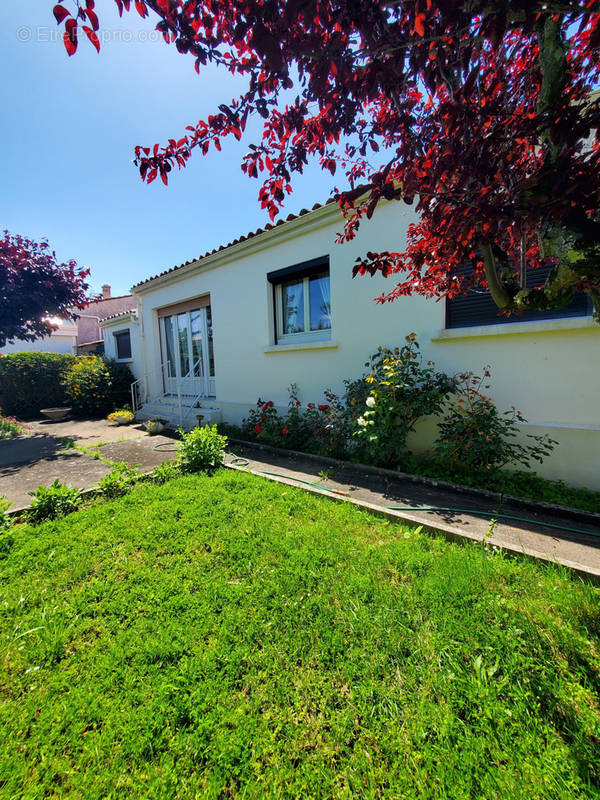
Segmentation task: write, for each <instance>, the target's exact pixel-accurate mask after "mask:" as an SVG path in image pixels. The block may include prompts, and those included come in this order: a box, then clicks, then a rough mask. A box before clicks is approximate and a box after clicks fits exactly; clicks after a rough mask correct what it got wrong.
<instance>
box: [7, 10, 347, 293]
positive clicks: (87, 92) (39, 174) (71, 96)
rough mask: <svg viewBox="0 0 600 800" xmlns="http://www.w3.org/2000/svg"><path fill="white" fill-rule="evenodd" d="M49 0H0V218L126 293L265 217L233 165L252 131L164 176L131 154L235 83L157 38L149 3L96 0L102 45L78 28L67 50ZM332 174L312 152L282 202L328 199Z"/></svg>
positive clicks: (175, 129)
mask: <svg viewBox="0 0 600 800" xmlns="http://www.w3.org/2000/svg"><path fill="white" fill-rule="evenodd" d="M65 5H66V6H67V7H69V6H70V0H65ZM132 5H133V4H132ZM52 6H53V3H52V2H51V0H18V2H10V3H9V2H6V0H3V1H2V3H1V5H0V69H1V74H2V76H3V80H2V81H1V83H0V103H1V108H2V124H1V125H0V152H1V153H2V172H1V174H0V187H1V191H0V229H4V228H7V229H8V230H10V231H11V232H12V233H21V234H23V235H25V236H28V237H30V238H33V239H41V238H44V237H45V238H47V239H48V241H49V242H50V244H51V246H52V247H53V248H54V249H55V250H56V254H57V256H58V258H59V259H61V260H67V259H69V258H74V259H75V260H76V261H77V262H78V263H79V264H85V265H87V266H89V267H91V270H92V285H93V288H94V289H99V288H100V286H101V284H103V283H110V284H111V285H112V287H113V294H125V293H127V292H128V291H129V288H130V287H131V286H132V285H133V284H134V283H136V282H137V281H139V280H141V279H143V278H145V277H148V276H150V275H154V274H156V273H157V272H160V271H161V270H163V269H166V268H168V267H171V266H173V265H174V264H179V263H181V262H182V261H186V260H188V259H189V258H192V257H194V256H197V255H200V254H201V253H204V252H205V251H207V250H209V249H212V248H213V247H216V246H218V245H220V244H223V243H225V242H228V241H230V240H231V239H234V238H236V237H238V236H239V235H240V234H243V233H247V232H248V231H249V230H254V229H256V228H258V227H261V226H263V225H264V224H265V223H266V222H268V217H267V215H266V213H265V212H264V211H262V210H261V208H260V206H259V203H258V200H257V195H258V189H259V186H260V183H259V182H258V181H256V180H251V179H249V178H247V177H246V176H245V175H244V174H243V173H242V171H241V169H240V160H241V156H242V155H243V153H244V152H246V150H247V146H248V144H249V143H250V142H252V141H257V140H258V137H257V136H255V137H254V139H253V138H252V137H247V138H246V139H245V140H243V141H242V143H241V144H238V143H236V142H234V141H232V142H231V143H229V144H227V145H224V147H223V152H221V153H217V152H216V151H213V150H211V152H210V154H209V155H207V156H205V157H202V155H201V154H200V153H199V152H197V153H195V154H194V156H193V157H192V159H191V160H190V162H189V166H188V167H187V168H186V169H184V170H183V171H181V172H179V171H177V170H176V171H174V172H171V173H170V176H169V185H168V186H167V187H165V186H163V184H162V182H161V181H160V180H157V181H155V182H154V183H153V184H152V185H151V186H147V185H145V184H143V183H142V182H141V180H140V178H139V174H138V171H137V169H136V168H135V167H134V165H133V164H132V163H131V160H132V158H133V149H134V147H135V145H137V144H141V145H153V144H154V143H155V142H160V143H161V144H162V143H164V142H165V141H166V139H168V138H169V137H175V138H179V137H180V136H181V135H183V133H184V130H185V126H186V125H187V124H192V123H195V122H197V121H198V120H199V119H201V118H204V117H206V115H207V114H209V113H211V112H212V111H214V110H216V108H217V106H218V105H219V103H222V102H227V101H229V100H230V99H231V98H232V97H234V96H236V95H237V94H238V93H239V90H240V87H241V86H242V84H239V83H238V84H236V83H235V82H234V80H233V79H232V77H231V76H230V75H228V74H227V73H225V72H224V71H221V70H217V69H214V68H213V69H210V68H207V70H206V71H204V72H202V73H201V74H200V76H198V75H196V72H195V70H194V66H193V60H192V59H191V58H189V57H186V56H182V55H179V54H178V53H177V51H176V49H175V47H174V46H173V45H170V46H167V45H165V44H164V43H163V42H162V40H159V39H158V37H157V36H156V34H155V32H154V23H153V22H152V16H151V17H150V18H149V19H146V20H142V19H141V18H140V17H139V15H138V14H137V13H136V12H135V11H132V12H130V13H129V14H124V15H123V18H122V19H119V16H118V13H117V11H116V5H115V3H114V2H113V0H99V2H97V3H96V10H97V11H98V12H99V15H100V24H101V33H100V35H101V36H103V37H104V42H103V46H102V48H101V51H100V55H97V54H96V51H95V50H94V48H93V47H92V46H91V44H89V42H87V40H85V39H81V37H80V43H79V49H78V51H77V53H76V54H75V55H74V56H73V57H72V58H69V57H68V56H67V54H66V51H65V49H64V46H63V44H62V40H61V39H60V36H59V35H58V32H57V26H56V23H55V20H54V17H53V15H52ZM332 186H333V178H332V177H331V175H330V174H329V173H324V172H322V171H321V170H320V168H319V166H318V165H317V164H314V165H313V166H311V168H310V169H309V170H308V171H307V172H306V173H305V175H303V176H301V177H300V179H299V180H298V179H296V180H295V181H294V193H293V194H292V195H291V196H290V197H289V199H288V201H287V204H286V208H285V212H284V216H285V215H287V214H288V213H290V212H297V211H299V210H300V209H301V208H303V207H310V206H312V205H313V204H314V203H315V202H322V201H324V200H326V199H327V198H328V196H329V193H330V191H331V189H332Z"/></svg>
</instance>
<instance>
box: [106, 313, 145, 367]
mask: <svg viewBox="0 0 600 800" xmlns="http://www.w3.org/2000/svg"><path fill="white" fill-rule="evenodd" d="M101 327H102V330H103V331H104V355H105V356H106V358H114V359H116V358H117V349H116V342H115V337H114V334H115V333H120V332H121V331H126V330H128V331H129V336H130V340H131V359H127V360H126V361H121V363H123V364H127V366H128V367H129V369H130V370H131V371H132V372H133V374H134V375H135V377H136V378H141V377H142V347H141V342H140V327H139V324H138V322H137V320H136V319H135V318H134V317H130V316H127V317H125V318H124V319H123V318H121V319H115V320H108V322H103V323H102V326H101Z"/></svg>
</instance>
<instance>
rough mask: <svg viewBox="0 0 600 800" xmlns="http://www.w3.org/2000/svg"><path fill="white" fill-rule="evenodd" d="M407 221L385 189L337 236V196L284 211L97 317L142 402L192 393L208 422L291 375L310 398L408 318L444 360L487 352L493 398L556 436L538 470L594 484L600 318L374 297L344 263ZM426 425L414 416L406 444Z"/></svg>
mask: <svg viewBox="0 0 600 800" xmlns="http://www.w3.org/2000/svg"><path fill="white" fill-rule="evenodd" d="M414 220H415V216H414V211H413V210H412V209H411V208H410V207H408V206H406V205H404V204H401V203H390V204H387V205H384V206H381V207H380V208H378V210H377V212H376V213H375V215H374V216H373V218H372V220H371V221H369V222H364V223H363V224H362V225H361V228H360V231H359V234H358V236H357V237H356V238H355V239H354V241H352V242H350V243H347V244H343V245H339V244H336V243H335V236H336V233H337V232H339V231H340V230H341V228H342V224H343V221H342V218H341V216H340V212H339V209H338V207H337V205H336V204H335V203H328V204H326V205H324V206H315V208H314V209H313V210H312V211H304V212H301V213H300V214H299V215H297V216H293V215H290V217H288V219H287V220H286V221H285V222H279V223H277V224H276V225H267V226H266V227H265V229H264V230H259V231H257V232H256V233H251V234H248V235H246V236H244V237H242V238H240V239H237V240H235V241H234V242H231V243H230V244H228V245H226V246H222V247H220V248H219V249H217V250H214V251H212V252H210V253H207V254H205V255H203V256H201V257H200V258H198V259H195V260H192V261H189V262H186V263H185V264H181V265H179V266H177V267H173V268H172V269H169V270H167V271H165V272H163V273H161V274H160V275H157V276H155V277H153V278H149V279H148V280H146V281H144V282H142V283H140V284H138V285H137V286H134V287H133V290H132V291H133V293H134V296H135V300H136V302H137V310H136V312H135V313H126V314H121V315H117V316H114V317H112V318H109V319H106V320H104V321H103V322H102V323H101V324H102V327H103V329H104V339H105V348H106V353H107V355H109V356H114V357H117V358H119V359H120V360H122V361H125V362H127V363H130V365H131V367H132V369H133V372H134V374H135V376H136V378H137V379H138V380H137V382H136V384H135V385H134V392H135V400H136V403H138V404H139V405H141V406H142V408H141V413H142V414H145V415H146V416H162V417H167V418H170V419H171V420H172V421H174V422H177V421H179V420H180V419H181V420H182V421H183V423H184V424H185V425H188V426H191V425H193V424H195V422H196V418H195V415H196V414H197V413H198V408H197V407H195V406H197V405H198V404H199V405H201V406H202V409H203V411H202V412H201V413H203V414H204V417H205V421H211V420H213V419H214V420H219V419H221V418H222V419H224V420H227V421H230V422H239V421H240V420H241V418H242V417H243V416H245V415H246V414H247V412H248V409H249V408H250V407H251V406H253V405H254V404H255V403H256V400H257V398H258V397H259V396H260V397H262V398H263V399H265V400H266V399H269V400H273V401H274V402H275V404H276V405H279V406H282V407H285V406H286V405H287V399H288V396H287V387H288V386H289V385H290V384H291V383H296V384H297V385H298V387H299V390H300V396H301V399H302V401H303V402H305V403H306V402H310V401H313V402H315V401H317V402H318V401H319V400H320V398H321V397H322V395H323V390H324V389H328V388H331V389H333V390H334V391H338V392H341V391H342V390H343V380H344V378H355V377H358V376H360V375H361V374H362V373H363V371H364V363H365V360H366V359H367V357H368V356H369V355H370V354H371V353H373V352H375V351H376V350H377V347H378V346H379V345H391V346H395V345H399V344H401V343H402V342H403V341H404V337H405V336H406V335H407V334H408V333H411V332H415V333H416V334H417V335H418V338H419V342H420V344H421V348H422V351H423V353H424V355H425V356H426V357H427V358H430V359H432V360H433V361H435V364H436V366H437V368H439V369H442V370H445V371H446V372H448V373H456V372H462V371H466V370H473V371H475V373H476V374H477V373H478V371H480V370H481V369H482V368H483V366H484V365H486V364H489V365H490V366H491V372H492V388H491V390H490V394H491V396H492V397H493V399H494V400H495V402H496V403H497V405H498V407H499V408H500V409H504V408H510V407H511V406H513V405H514V406H516V407H517V408H519V409H520V410H521V412H522V413H523V415H524V416H525V417H526V418H527V420H528V424H527V425H526V426H524V432H533V433H536V434H538V433H544V432H547V433H549V434H550V435H551V436H552V438H554V439H556V440H558V442H559V445H558V447H557V448H556V449H555V451H554V453H553V454H552V456H551V457H550V458H548V459H547V461H546V462H545V463H544V465H543V466H542V467H540V468H539V472H540V474H543V475H545V476H547V477H552V478H562V479H564V480H566V481H568V482H569V483H572V484H574V485H583V486H589V487H594V488H596V489H600V401H599V398H600V370H599V369H598V355H599V353H600V326H599V325H597V324H596V323H595V322H594V321H593V320H592V317H591V309H590V307H589V305H588V304H587V301H586V298H585V297H582V298H577V300H576V301H575V303H574V305H573V307H571V308H569V309H567V310H565V311H563V312H561V314H560V315H558V317H556V316H555V317H554V318H549V317H546V318H544V317H540V316H539V315H538V316H536V317H535V318H534V319H526V318H525V319H515V320H513V321H511V322H507V321H506V320H505V319H503V318H501V317H498V315H497V311H496V309H495V307H493V305H492V304H491V300H490V299H489V298H488V297H487V296H483V297H482V296H480V295H479V296H472V297H470V298H461V299H459V300H455V301H452V302H447V301H439V302H435V301H432V300H427V299H425V298H423V297H420V296H413V297H407V298H402V299H400V300H397V301H396V302H394V303H388V304H386V305H383V306H382V305H380V304H377V303H375V302H373V298H374V297H376V296H377V295H379V294H381V292H382V291H384V290H387V289H389V288H391V286H390V280H393V278H392V279H385V278H383V277H381V276H376V277H374V278H371V277H358V278H355V279H353V278H352V265H353V263H354V261H355V259H356V257H357V256H358V255H362V254H364V253H365V252H366V251H367V250H388V249H389V250H401V249H402V247H403V243H404V242H405V239H406V232H407V228H408V225H409V223H410V222H412V221H414ZM538 282H539V278H538ZM433 432H434V421H432V420H427V421H425V422H424V423H423V424H421V425H420V426H419V428H418V430H417V431H416V432H415V434H413V440H412V441H411V442H410V445H411V447H412V448H413V449H420V448H423V447H425V446H427V445H428V444H429V443H430V442H431V439H432V435H433Z"/></svg>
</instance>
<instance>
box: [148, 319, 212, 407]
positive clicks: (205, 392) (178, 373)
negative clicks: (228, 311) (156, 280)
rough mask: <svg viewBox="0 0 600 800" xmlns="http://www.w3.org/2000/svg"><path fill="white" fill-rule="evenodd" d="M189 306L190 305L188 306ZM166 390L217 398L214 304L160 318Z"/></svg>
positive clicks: (172, 392)
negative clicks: (212, 311) (213, 327)
mask: <svg viewBox="0 0 600 800" xmlns="http://www.w3.org/2000/svg"><path fill="white" fill-rule="evenodd" d="M187 305H188V306H189V305H190V304H187ZM159 324H160V336H161V347H162V361H163V380H164V390H165V392H167V393H169V394H177V393H178V391H179V388H181V394H182V395H184V396H193V397H198V396H199V395H202V396H204V397H214V396H215V360H214V354H213V335H212V314H211V309H210V305H206V304H203V305H202V306H201V307H199V308H188V309H186V310H184V311H180V312H179V313H173V314H168V315H162V316H161V317H160V319H159Z"/></svg>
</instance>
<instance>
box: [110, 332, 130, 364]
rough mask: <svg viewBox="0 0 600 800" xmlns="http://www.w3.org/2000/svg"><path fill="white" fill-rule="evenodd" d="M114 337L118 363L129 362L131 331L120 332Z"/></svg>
mask: <svg viewBox="0 0 600 800" xmlns="http://www.w3.org/2000/svg"><path fill="white" fill-rule="evenodd" d="M113 335H114V337H115V350H116V353H117V361H129V360H130V359H131V336H130V334H129V331H128V330H127V331H119V332H118V333H115V334H113Z"/></svg>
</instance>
